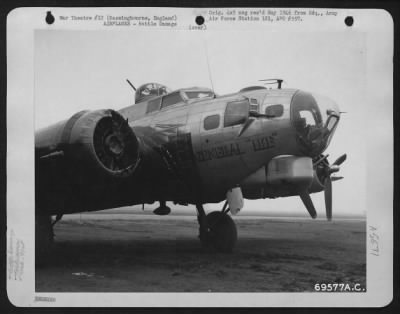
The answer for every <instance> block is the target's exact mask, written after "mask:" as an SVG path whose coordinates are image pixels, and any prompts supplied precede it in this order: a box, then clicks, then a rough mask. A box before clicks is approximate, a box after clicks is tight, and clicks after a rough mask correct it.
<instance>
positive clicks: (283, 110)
mask: <svg viewBox="0 0 400 314" xmlns="http://www.w3.org/2000/svg"><path fill="white" fill-rule="evenodd" d="M195 92H197V93H202V92H203V94H204V95H205V96H204V97H202V98H197V99H196V98H195V99H190V98H189V97H188V96H187V94H189V93H192V94H193V93H195ZM207 93H208V94H207ZM170 95H173V97H171V96H170ZM171 98H172V101H171V100H170V99H171ZM164 103H166V104H167V105H166V106H165V105H164ZM120 113H121V114H122V115H123V116H124V117H125V118H127V119H128V121H129V125H130V126H131V127H132V129H133V131H134V133H135V134H136V135H137V136H138V137H139V138H141V139H142V141H143V143H144V144H145V146H147V148H148V150H149V151H152V150H154V148H155V147H162V149H161V151H164V152H161V153H160V155H164V157H163V158H160V159H159V160H158V163H157V162H156V161H154V160H152V165H153V167H155V168H158V171H159V174H161V173H163V172H167V173H168V172H170V173H173V174H175V176H174V175H172V176H171V175H166V176H165V177H166V178H167V179H166V181H165V182H163V184H165V186H164V187H163V188H162V190H163V191H164V192H165V194H166V195H165V196H164V197H165V198H166V199H171V200H172V199H173V200H175V201H182V202H185V195H190V194H197V195H198V197H201V201H203V202H216V201H221V200H222V199H224V197H225V193H226V191H227V190H228V189H230V188H232V187H235V186H238V185H240V184H241V183H242V182H243V181H245V180H246V178H247V177H249V176H251V175H252V174H254V173H256V172H257V171H259V170H260V169H263V167H265V166H266V165H267V164H268V163H269V161H270V160H271V159H272V158H274V157H276V156H280V155H294V156H309V157H316V156H318V155H319V154H321V153H322V152H323V151H324V150H325V149H326V147H327V146H328V144H329V141H330V138H331V136H332V134H333V132H334V129H335V128H336V125H337V122H338V120H339V110H338V107H337V106H336V104H335V103H334V102H332V101H329V100H325V99H324V100H321V101H320V102H318V100H317V99H316V97H315V96H313V95H312V94H310V93H306V92H303V91H300V90H297V89H265V88H258V87H254V88H249V89H247V90H246V89H244V90H242V91H241V92H238V93H234V94H229V95H224V96H215V95H214V93H213V92H212V91H210V90H208V89H202V88H188V89H182V90H178V91H175V92H172V93H169V94H167V95H162V96H158V97H153V98H150V99H149V100H146V101H144V102H141V103H137V104H135V105H133V106H130V107H127V108H124V109H122V110H120ZM263 115H264V116H263ZM249 119H250V121H251V123H250V122H249ZM328 120H330V121H329V122H328ZM332 120H334V121H332ZM328 125H329V128H330V129H329V131H327V126H328ZM307 128H308V129H311V128H312V129H313V132H314V135H313V136H314V137H313V138H312V139H310V138H307V135H306V132H307V130H306V129H307ZM308 131H310V130H308ZM318 132H320V133H322V132H326V133H324V134H323V135H321V134H320V133H319V134H317V133H318ZM149 155H152V156H154V154H152V153H150V154H149ZM169 157H170V159H171V163H170V164H169V162H168V158H169ZM166 168H171V169H166ZM174 170H176V171H175V172H174ZM262 171H264V170H262ZM157 176H158V177H160V178H162V177H164V176H162V175H157ZM171 179H172V181H174V183H173V184H172V187H171ZM177 187H179V188H177ZM193 189H195V190H196V191H197V192H200V191H201V193H190V191H189V190H193ZM169 190H171V191H169ZM180 194H181V195H180ZM186 201H189V202H192V201H193V200H186Z"/></svg>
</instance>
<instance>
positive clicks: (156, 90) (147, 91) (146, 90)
mask: <svg viewBox="0 0 400 314" xmlns="http://www.w3.org/2000/svg"><path fill="white" fill-rule="evenodd" d="M169 92H171V90H170V89H169V88H168V87H167V86H165V85H161V84H158V83H147V84H144V85H142V86H140V87H139V88H138V89H137V90H136V93H135V103H139V102H141V101H144V100H146V99H148V98H151V97H156V96H161V95H165V94H168V93H169Z"/></svg>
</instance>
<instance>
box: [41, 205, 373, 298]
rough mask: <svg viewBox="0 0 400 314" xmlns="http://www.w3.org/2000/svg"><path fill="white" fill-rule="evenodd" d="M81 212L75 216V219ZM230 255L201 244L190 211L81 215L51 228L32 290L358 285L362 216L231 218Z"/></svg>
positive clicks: (362, 278) (362, 271)
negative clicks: (50, 242)
mask: <svg viewBox="0 0 400 314" xmlns="http://www.w3.org/2000/svg"><path fill="white" fill-rule="evenodd" d="M82 217H83V218H82ZM234 220H235V222H236V225H237V229H238V242H237V245H236V247H235V250H234V252H233V253H231V254H223V253H215V252H211V251H207V250H204V249H202V248H201V245H200V241H199V240H198V238H197V235H198V224H197V220H196V217H194V216H182V217H180V216H167V217H158V216H149V215H137V214H97V213H94V214H93V213H92V214H85V215H83V216H80V215H79V214H78V215H69V216H65V218H63V220H61V221H60V222H59V223H57V225H56V226H55V233H56V243H55V245H54V248H53V252H52V256H51V258H50V259H49V261H48V263H47V265H45V266H42V267H37V269H36V291H38V292H295V291H314V285H315V284H316V283H349V284H356V283H359V284H361V286H362V287H364V288H366V222H365V220H356V219H349V220H346V219H336V220H335V219H334V221H331V222H328V221H325V220H323V219H321V220H319V219H318V220H311V219H309V218H307V219H300V218H266V217H243V216H242V217H241V216H237V217H234Z"/></svg>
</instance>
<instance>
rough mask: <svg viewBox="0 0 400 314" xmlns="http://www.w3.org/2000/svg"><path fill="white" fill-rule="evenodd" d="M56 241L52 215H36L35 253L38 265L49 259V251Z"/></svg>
mask: <svg viewBox="0 0 400 314" xmlns="http://www.w3.org/2000/svg"><path fill="white" fill-rule="evenodd" d="M53 242H54V232H53V223H52V221H51V216H45V215H36V217H35V253H36V265H42V264H44V263H45V262H46V260H47V259H48V255H49V254H48V253H49V251H50V249H51V246H52V245H53Z"/></svg>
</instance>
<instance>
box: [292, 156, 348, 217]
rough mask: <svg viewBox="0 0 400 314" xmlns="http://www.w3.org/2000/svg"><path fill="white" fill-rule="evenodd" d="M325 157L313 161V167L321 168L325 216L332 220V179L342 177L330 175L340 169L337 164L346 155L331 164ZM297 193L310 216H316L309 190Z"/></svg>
mask: <svg viewBox="0 0 400 314" xmlns="http://www.w3.org/2000/svg"><path fill="white" fill-rule="evenodd" d="M327 157H328V155H326V156H322V158H320V159H318V160H317V161H316V162H315V163H314V167H315V168H316V167H319V168H320V169H321V172H322V173H321V177H322V178H323V184H324V196H325V210H326V218H327V219H328V220H332V181H336V180H340V179H342V177H332V176H331V175H332V174H333V173H335V172H338V171H339V170H340V167H339V166H340V165H341V164H342V163H343V162H344V161H345V160H346V158H347V155H346V154H343V155H342V156H340V157H339V158H338V159H336V160H335V162H334V163H333V164H331V165H330V164H329V163H328V161H327ZM299 195H300V198H301V200H302V201H303V203H304V206H305V207H306V208H307V211H308V212H309V214H310V216H311V217H312V218H316V217H317V213H316V211H315V207H314V204H313V202H312V200H311V197H310V194H309V192H308V191H307V190H302V191H300V192H299Z"/></svg>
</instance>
